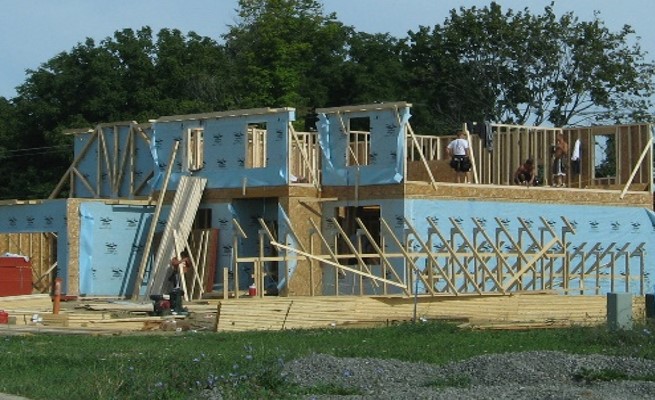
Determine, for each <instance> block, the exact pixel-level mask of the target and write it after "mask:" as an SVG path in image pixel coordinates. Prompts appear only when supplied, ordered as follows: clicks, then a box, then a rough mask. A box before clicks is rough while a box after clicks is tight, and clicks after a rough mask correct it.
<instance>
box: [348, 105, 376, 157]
mask: <svg viewBox="0 0 655 400" xmlns="http://www.w3.org/2000/svg"><path fill="white" fill-rule="evenodd" d="M370 132H371V119H370V118H369V117H360V118H350V119H349V120H348V148H347V149H346V152H347V154H346V165H348V166H353V165H368V164H369V161H370V159H371V156H370V151H371V134H370Z"/></svg>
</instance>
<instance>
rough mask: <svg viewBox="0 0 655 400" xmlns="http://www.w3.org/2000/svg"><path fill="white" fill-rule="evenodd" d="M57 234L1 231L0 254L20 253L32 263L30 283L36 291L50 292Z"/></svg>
mask: <svg viewBox="0 0 655 400" xmlns="http://www.w3.org/2000/svg"><path fill="white" fill-rule="evenodd" d="M56 248H57V235H56V234H55V233H54V232H30V233H2V234H0V255H2V254H5V253H11V254H20V255H23V256H27V257H29V260H30V263H31V264H32V285H33V287H34V291H35V292H36V293H50V291H51V289H52V283H53V279H52V278H53V276H54V275H55V273H56V268H57V257H56V255H57V251H56Z"/></svg>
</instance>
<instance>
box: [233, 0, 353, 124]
mask: <svg viewBox="0 0 655 400" xmlns="http://www.w3.org/2000/svg"><path fill="white" fill-rule="evenodd" d="M239 18H240V21H239V22H238V23H237V24H236V25H234V26H231V27H230V29H229V32H228V33H227V34H226V35H225V36H224V38H225V46H226V49H227V51H228V54H229V57H230V59H231V60H232V62H233V66H234V71H236V72H237V73H238V74H239V82H238V84H237V85H238V87H237V90H238V93H239V98H238V99H237V101H236V103H237V104H240V105H241V106H242V107H245V108H250V107H263V106H269V107H287V106H291V107H296V108H299V109H301V113H300V114H301V116H302V114H304V112H302V111H305V112H307V111H309V110H310V109H311V108H313V107H316V106H322V105H325V104H327V103H329V102H330V101H332V100H334V97H333V94H332V93H331V88H332V87H334V86H332V82H333V81H337V82H339V80H340V76H339V75H338V72H339V67H340V66H341V65H342V62H343V59H344V58H345V43H346V39H347V35H348V30H347V29H346V28H345V27H344V26H343V25H342V24H341V23H340V22H338V21H336V17H335V16H334V14H330V15H325V14H324V12H323V7H322V5H321V3H320V2H318V1H316V0H240V1H239Z"/></svg>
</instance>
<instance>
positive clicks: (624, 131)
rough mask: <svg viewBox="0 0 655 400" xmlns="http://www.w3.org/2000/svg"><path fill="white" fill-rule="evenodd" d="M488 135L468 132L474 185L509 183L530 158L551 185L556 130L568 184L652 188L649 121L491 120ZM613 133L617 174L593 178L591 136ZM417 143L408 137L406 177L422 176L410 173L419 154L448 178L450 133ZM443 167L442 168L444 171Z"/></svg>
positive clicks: (419, 138) (442, 177) (417, 165)
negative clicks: (569, 124) (565, 123)
mask: <svg viewBox="0 0 655 400" xmlns="http://www.w3.org/2000/svg"><path fill="white" fill-rule="evenodd" d="M490 127H491V129H492V134H491V135H490V136H489V138H491V139H492V141H491V142H487V141H486V139H487V138H486V137H483V136H480V135H476V134H472V135H470V139H471V148H472V150H473V154H474V156H475V157H474V158H475V160H476V165H477V170H478V176H479V183H481V184H494V185H512V184H513V183H512V176H513V174H514V171H515V170H516V168H518V166H519V165H520V164H521V163H522V162H523V161H525V160H526V159H528V158H532V159H533V160H534V162H535V165H536V166H537V172H538V174H539V175H540V176H541V179H542V181H543V184H544V185H546V186H547V185H549V184H550V183H552V147H553V146H554V145H555V139H556V137H557V135H558V134H562V135H563V136H564V139H565V141H566V142H567V143H568V145H569V152H568V157H567V158H566V159H565V164H566V167H567V173H566V177H565V183H566V186H567V187H570V188H579V189H609V190H623V189H626V190H632V191H652V181H653V172H652V171H653V168H652V166H653V151H652V144H653V143H652V131H651V126H650V125H648V124H634V125H613V126H595V127H585V128H545V127H531V126H518V125H502V124H490ZM598 135H612V136H613V137H614V138H615V142H614V143H613V144H614V145H615V146H616V147H615V154H616V176H615V177H614V178H611V179H606V178H603V179H598V178H596V177H595V176H594V163H595V162H596V161H598V160H596V159H595V157H594V154H595V151H594V150H593V149H594V148H595V146H596V145H595V142H596V141H595V138H597V137H598ZM416 138H417V141H418V146H414V145H412V142H411V141H410V139H409V137H408V139H407V145H406V146H407V148H408V150H409V151H408V152H407V154H408V162H409V171H408V172H407V177H408V179H409V180H413V179H417V177H419V178H418V179H420V180H425V177H426V175H425V174H424V173H423V174H421V172H415V171H413V169H421V168H422V165H421V164H420V163H419V154H420V153H422V154H423V155H424V156H425V158H426V159H427V161H428V162H430V163H431V168H434V171H433V172H434V173H435V176H437V178H440V179H437V180H438V181H445V182H452V181H453V178H452V176H453V175H454V174H452V171H450V167H449V166H448V164H447V162H448V157H447V154H446V147H447V146H448V143H450V141H451V140H453V139H454V138H455V136H426V135H420V136H419V135H416ZM576 140H579V141H580V149H581V159H580V160H581V161H580V171H579V173H575V172H574V168H573V163H572V160H571V154H572V152H573V149H574V146H575V143H576ZM444 170H445V171H444Z"/></svg>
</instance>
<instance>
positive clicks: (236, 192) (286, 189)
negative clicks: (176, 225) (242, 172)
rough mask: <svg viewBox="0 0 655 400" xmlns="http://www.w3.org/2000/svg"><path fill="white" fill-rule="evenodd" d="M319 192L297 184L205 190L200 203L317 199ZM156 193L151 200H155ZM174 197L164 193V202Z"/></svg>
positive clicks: (310, 187)
mask: <svg viewBox="0 0 655 400" xmlns="http://www.w3.org/2000/svg"><path fill="white" fill-rule="evenodd" d="M319 195H320V193H319V191H318V190H317V189H316V188H315V187H313V186H311V185H309V184H299V185H292V186H263V187H246V189H245V191H244V190H243V188H234V189H211V188H208V189H205V191H204V192H203V194H202V199H201V201H202V202H203V203H211V202H213V201H226V200H231V199H251V198H252V199H254V198H263V197H301V196H305V197H318V196H319ZM157 196H158V193H155V194H154V196H153V198H154V199H157ZM174 197H175V191H171V190H169V191H168V192H166V198H165V199H164V200H165V202H167V203H170V202H172V201H173V198H174Z"/></svg>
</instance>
